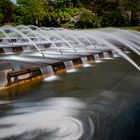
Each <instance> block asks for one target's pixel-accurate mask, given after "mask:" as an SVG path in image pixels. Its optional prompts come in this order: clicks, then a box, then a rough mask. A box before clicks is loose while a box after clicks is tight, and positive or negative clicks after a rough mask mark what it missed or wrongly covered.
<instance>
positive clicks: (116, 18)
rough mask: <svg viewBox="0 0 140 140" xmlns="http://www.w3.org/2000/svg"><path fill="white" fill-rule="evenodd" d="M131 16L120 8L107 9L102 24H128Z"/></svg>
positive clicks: (105, 25)
mask: <svg viewBox="0 0 140 140" xmlns="http://www.w3.org/2000/svg"><path fill="white" fill-rule="evenodd" d="M128 25H129V17H128V15H127V14H125V13H123V12H122V11H121V10H120V9H117V10H112V11H107V12H105V14H104V15H103V17H102V26H103V27H110V26H114V27H119V26H128Z"/></svg>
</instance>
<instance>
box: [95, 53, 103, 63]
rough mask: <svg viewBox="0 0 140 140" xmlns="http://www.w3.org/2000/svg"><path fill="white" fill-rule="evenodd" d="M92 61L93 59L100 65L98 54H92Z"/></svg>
mask: <svg viewBox="0 0 140 140" xmlns="http://www.w3.org/2000/svg"><path fill="white" fill-rule="evenodd" d="M94 59H95V62H96V63H101V62H102V61H101V59H100V57H99V55H98V54H94Z"/></svg>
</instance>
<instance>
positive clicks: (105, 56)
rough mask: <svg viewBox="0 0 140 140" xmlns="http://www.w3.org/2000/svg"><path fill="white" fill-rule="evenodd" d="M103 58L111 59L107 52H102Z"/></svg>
mask: <svg viewBox="0 0 140 140" xmlns="http://www.w3.org/2000/svg"><path fill="white" fill-rule="evenodd" d="M103 59H111V57H110V56H109V54H108V52H103Z"/></svg>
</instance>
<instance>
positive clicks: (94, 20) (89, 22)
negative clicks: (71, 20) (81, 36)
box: [75, 9, 101, 28]
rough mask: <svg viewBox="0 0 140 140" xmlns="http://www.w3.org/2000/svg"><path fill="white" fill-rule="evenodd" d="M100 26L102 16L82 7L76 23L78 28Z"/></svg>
mask: <svg viewBox="0 0 140 140" xmlns="http://www.w3.org/2000/svg"><path fill="white" fill-rule="evenodd" d="M100 26H101V24H100V18H99V17H97V16H95V15H94V14H93V13H92V12H91V11H90V10H87V9H82V11H81V13H80V14H79V16H78V19H77V22H76V24H75V27H77V28H93V27H100Z"/></svg>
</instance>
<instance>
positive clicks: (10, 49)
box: [3, 47, 13, 53]
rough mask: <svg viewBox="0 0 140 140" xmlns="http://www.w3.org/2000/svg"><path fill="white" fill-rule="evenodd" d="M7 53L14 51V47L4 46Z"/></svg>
mask: <svg viewBox="0 0 140 140" xmlns="http://www.w3.org/2000/svg"><path fill="white" fill-rule="evenodd" d="M3 50H4V52H5V53H9V52H13V50H12V48H7V47H3Z"/></svg>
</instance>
